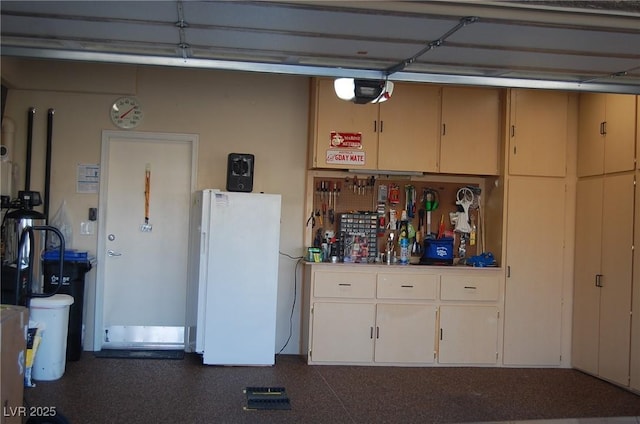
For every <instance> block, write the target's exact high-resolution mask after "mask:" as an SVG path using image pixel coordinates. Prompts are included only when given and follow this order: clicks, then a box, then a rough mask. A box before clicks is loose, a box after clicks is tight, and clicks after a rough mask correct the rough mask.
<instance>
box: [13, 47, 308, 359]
mask: <svg viewBox="0 0 640 424" xmlns="http://www.w3.org/2000/svg"><path fill="white" fill-rule="evenodd" d="M2 77H3V82H4V83H5V84H6V85H8V86H9V87H10V89H9V95H8V98H7V105H6V110H5V117H8V118H10V119H11V120H13V122H14V123H15V141H14V148H13V151H12V153H11V155H12V157H11V160H12V161H13V162H15V163H17V164H18V167H19V168H18V169H19V172H18V177H17V181H16V186H15V187H14V190H16V189H22V188H23V186H24V162H25V159H24V158H25V152H26V131H27V111H28V109H29V108H30V107H35V108H36V119H35V124H34V130H33V161H32V174H31V189H32V190H39V191H40V192H41V193H42V194H44V164H45V147H46V144H45V143H46V121H47V110H48V109H50V108H53V109H54V110H55V118H54V130H53V152H52V172H51V198H50V216H53V214H54V213H55V212H56V210H57V209H58V207H59V206H60V204H61V202H62V200H66V201H67V204H68V206H69V207H70V212H71V217H72V220H73V223H74V236H73V245H72V247H73V248H76V249H81V250H88V251H89V252H90V253H92V254H95V252H96V248H97V235H90V236H87V235H80V234H79V233H80V222H81V221H84V220H86V219H87V214H88V209H89V208H90V207H98V206H99V205H98V195H97V194H79V193H76V185H75V181H76V166H77V164H79V163H100V144H101V132H102V130H105V129H106V130H115V129H116V128H115V127H114V126H113V124H112V123H111V121H110V120H109V113H108V110H109V107H110V105H111V103H112V102H113V100H115V99H116V98H117V97H119V96H122V95H134V96H136V97H137V98H138V99H139V100H140V102H141V104H142V105H143V107H144V119H143V121H142V123H141V124H140V126H139V127H138V128H136V131H147V132H168V133H192V134H198V135H199V155H198V179H197V188H198V189H202V188H221V189H224V188H225V185H226V168H227V163H226V161H227V155H228V154H229V153H231V152H239V153H253V154H255V155H256V164H255V179H254V191H256V192H259V191H264V192H267V193H280V194H281V195H282V227H281V235H280V251H281V252H283V253H287V254H289V255H291V256H300V255H302V253H303V250H304V246H303V224H304V217H303V206H304V180H305V168H306V163H305V161H306V146H307V119H308V117H307V113H308V100H309V97H308V95H309V93H308V86H309V82H308V78H306V77H296V76H282V75H267V74H258V73H241V72H225V71H214V70H197V69H183V68H160V67H138V66H129V65H109V64H86V63H83V64H80V63H73V62H48V61H31V60H18V59H7V58H3V59H2ZM255 248H259V246H255ZM248 253H251V252H248ZM280 258H281V260H280V278H279V294H278V318H277V339H276V348H277V350H280V348H281V347H282V346H283V345H284V343H285V341H286V339H287V337H288V336H289V316H290V314H291V307H292V303H293V296H294V284H295V281H296V280H295V279H294V272H295V264H296V261H295V260H293V259H289V258H287V257H285V256H282V255H281V256H280ZM97 266H100V264H98V265H97ZM299 280H300V278H298V281H299ZM86 282H87V299H86V303H85V310H86V314H87V315H86V319H85V323H86V325H87V334H86V336H85V348H88V349H90V348H91V347H92V346H91V345H90V341H91V340H93V305H94V302H95V292H94V291H93V288H94V287H95V271H91V272H90V273H89V274H88V275H87V281H86ZM299 295H300V290H298V296H299ZM298 300H299V299H298ZM296 303H297V304H298V305H299V304H300V302H299V301H298V302H296ZM293 317H294V322H293V330H292V338H291V340H290V341H289V344H288V346H287V348H286V349H285V350H284V353H298V352H299V340H298V338H299V337H298V335H299V318H298V317H299V313H298V312H297V311H296V312H295V313H294V315H293Z"/></svg>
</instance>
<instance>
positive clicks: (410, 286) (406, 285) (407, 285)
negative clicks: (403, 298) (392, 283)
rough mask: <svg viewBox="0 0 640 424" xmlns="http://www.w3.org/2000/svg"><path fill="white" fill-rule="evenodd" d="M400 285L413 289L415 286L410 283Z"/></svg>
mask: <svg viewBox="0 0 640 424" xmlns="http://www.w3.org/2000/svg"><path fill="white" fill-rule="evenodd" d="M400 287H403V288H405V289H412V288H413V286H412V285H410V284H403V285H401V286H400Z"/></svg>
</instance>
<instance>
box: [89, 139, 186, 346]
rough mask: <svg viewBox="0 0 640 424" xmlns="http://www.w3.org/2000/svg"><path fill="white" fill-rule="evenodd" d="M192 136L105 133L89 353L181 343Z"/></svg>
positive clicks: (182, 337) (183, 318)
mask: <svg viewBox="0 0 640 424" xmlns="http://www.w3.org/2000/svg"><path fill="white" fill-rule="evenodd" d="M196 147H197V136H195V135H182V134H154V133H136V132H120V131H105V132H104V133H103V139H102V161H101V177H100V204H99V224H100V232H99V235H98V252H97V256H98V266H97V285H96V327H95V328H96V332H95V337H96V340H95V343H94V345H95V346H96V347H98V348H100V347H105V348H110V347H148V346H153V347H176V346H182V345H183V343H184V325H185V305H186V292H187V289H186V287H187V284H186V282H187V251H188V237H189V207H190V199H191V193H192V191H193V189H194V184H195V177H194V176H195V165H194V158H195V152H196Z"/></svg>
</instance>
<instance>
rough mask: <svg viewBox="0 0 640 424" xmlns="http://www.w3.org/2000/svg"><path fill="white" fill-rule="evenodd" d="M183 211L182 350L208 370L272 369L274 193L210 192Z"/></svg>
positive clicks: (276, 203) (277, 213)
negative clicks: (186, 219) (186, 224)
mask: <svg viewBox="0 0 640 424" xmlns="http://www.w3.org/2000/svg"><path fill="white" fill-rule="evenodd" d="M191 206H192V207H191V217H190V219H191V229H190V232H191V234H190V246H189V275H188V279H189V280H188V295H187V317H186V318H187V325H186V334H185V339H186V350H187V351H190V352H197V353H201V354H202V358H203V362H204V363H205V364H208V365H273V364H274V362H275V349H276V346H275V344H276V340H275V338H276V307H277V292H278V260H279V256H278V255H279V253H278V250H279V246H280V208H281V196H280V195H279V194H261V193H239V192H225V191H220V190H214V189H211V190H202V191H198V192H196V193H195V194H194V198H193V202H192V205H191Z"/></svg>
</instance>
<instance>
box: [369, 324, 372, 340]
mask: <svg viewBox="0 0 640 424" xmlns="http://www.w3.org/2000/svg"><path fill="white" fill-rule="evenodd" d="M369 328H370V329H371V332H370V333H369V337H370V338H371V339H373V327H369Z"/></svg>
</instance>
